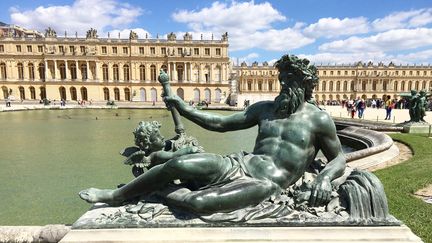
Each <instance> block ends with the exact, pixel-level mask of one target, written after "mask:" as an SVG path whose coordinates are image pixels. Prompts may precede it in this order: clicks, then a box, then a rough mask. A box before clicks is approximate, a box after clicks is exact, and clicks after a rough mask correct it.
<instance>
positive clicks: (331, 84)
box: [329, 81, 333, 91]
mask: <svg viewBox="0 0 432 243" xmlns="http://www.w3.org/2000/svg"><path fill="white" fill-rule="evenodd" d="M329 91H333V81H330V82H329Z"/></svg>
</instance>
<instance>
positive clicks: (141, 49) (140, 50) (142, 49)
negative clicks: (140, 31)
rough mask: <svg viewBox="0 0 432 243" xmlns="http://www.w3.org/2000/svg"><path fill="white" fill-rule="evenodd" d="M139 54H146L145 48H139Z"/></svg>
mask: <svg viewBox="0 0 432 243" xmlns="http://www.w3.org/2000/svg"><path fill="white" fill-rule="evenodd" d="M139 53H140V54H141V55H143V54H144V47H140V48H139Z"/></svg>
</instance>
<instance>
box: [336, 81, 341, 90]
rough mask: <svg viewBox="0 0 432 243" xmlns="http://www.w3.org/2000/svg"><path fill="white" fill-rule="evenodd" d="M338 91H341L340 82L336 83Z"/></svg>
mask: <svg viewBox="0 0 432 243" xmlns="http://www.w3.org/2000/svg"><path fill="white" fill-rule="evenodd" d="M336 91H340V81H337V82H336Z"/></svg>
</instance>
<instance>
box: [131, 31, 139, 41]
mask: <svg viewBox="0 0 432 243" xmlns="http://www.w3.org/2000/svg"><path fill="white" fill-rule="evenodd" d="M129 40H138V34H137V33H136V32H135V31H133V30H131V31H130V33H129Z"/></svg>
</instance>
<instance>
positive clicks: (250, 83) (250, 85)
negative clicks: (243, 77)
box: [247, 81, 252, 91]
mask: <svg viewBox="0 0 432 243" xmlns="http://www.w3.org/2000/svg"><path fill="white" fill-rule="evenodd" d="M247 90H249V91H251V90H252V81H248V83H247Z"/></svg>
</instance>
